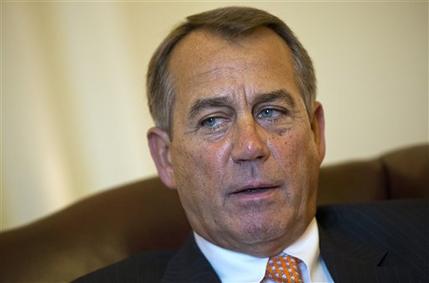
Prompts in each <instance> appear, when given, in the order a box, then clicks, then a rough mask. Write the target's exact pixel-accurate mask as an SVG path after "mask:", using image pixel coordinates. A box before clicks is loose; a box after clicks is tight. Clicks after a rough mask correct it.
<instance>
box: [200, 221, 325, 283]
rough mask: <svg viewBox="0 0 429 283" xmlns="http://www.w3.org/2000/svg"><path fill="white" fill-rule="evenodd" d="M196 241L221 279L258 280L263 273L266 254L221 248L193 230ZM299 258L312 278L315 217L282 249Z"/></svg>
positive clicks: (316, 247)
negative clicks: (251, 254)
mask: <svg viewBox="0 0 429 283" xmlns="http://www.w3.org/2000/svg"><path fill="white" fill-rule="evenodd" d="M194 236H195V241H196V243H197V245H198V247H199V248H200V249H201V251H202V253H203V254H204V256H205V257H206V258H207V260H208V261H209V262H210V264H211V265H212V267H213V269H214V270H215V271H216V273H217V275H218V276H219V278H220V279H221V281H222V282H237V283H239V282H243V283H244V282H246V283H247V282H260V281H261V280H262V279H263V278H264V276H265V268H266V265H267V262H268V258H267V257H266V258H259V257H254V256H250V255H246V254H242V253H238V252H234V251H231V250H227V249H224V248H221V247H219V246H217V245H214V244H213V243H211V242H209V241H207V240H206V239H204V238H203V237H201V236H199V235H198V234H197V233H195V232H194ZM283 252H284V253H287V254H289V255H291V256H294V257H296V258H299V259H300V260H301V261H302V262H303V263H304V264H305V266H306V268H305V270H306V272H307V273H308V274H305V275H304V274H303V276H304V277H307V278H311V275H310V274H311V273H312V270H313V266H315V265H316V263H317V261H318V258H319V232H318V228H317V222H316V218H313V219H312V221H311V222H310V224H309V225H308V227H307V228H306V230H305V232H304V233H303V234H302V235H301V237H299V238H298V240H296V241H295V242H294V243H293V244H291V245H290V246H288V247H287V248H286V249H284V251H283Z"/></svg>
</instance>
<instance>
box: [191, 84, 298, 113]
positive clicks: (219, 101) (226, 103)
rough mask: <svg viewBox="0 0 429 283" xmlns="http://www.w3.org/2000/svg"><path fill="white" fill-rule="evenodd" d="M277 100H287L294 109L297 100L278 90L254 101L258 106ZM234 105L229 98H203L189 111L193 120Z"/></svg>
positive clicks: (264, 94) (285, 91)
mask: <svg viewBox="0 0 429 283" xmlns="http://www.w3.org/2000/svg"><path fill="white" fill-rule="evenodd" d="M275 100H285V101H286V103H288V104H289V105H290V106H291V107H292V108H294V107H295V100H294V99H293V97H292V95H291V94H290V93H289V92H288V91H287V90H285V89H278V90H274V91H270V92H267V93H261V94H259V95H258V96H257V97H256V98H255V100H254V101H253V103H252V104H253V105H258V104H261V103H267V102H272V101H275ZM232 104H233V101H232V99H231V98H230V97H229V96H221V97H213V98H203V99H198V100H197V101H195V103H193V104H192V106H191V110H190V111H189V115H188V116H189V118H190V119H193V118H195V116H197V115H198V113H200V112H201V111H203V110H205V109H209V108H213V107H228V108H231V105H232Z"/></svg>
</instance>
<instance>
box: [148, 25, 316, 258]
mask: <svg viewBox="0 0 429 283" xmlns="http://www.w3.org/2000/svg"><path fill="white" fill-rule="evenodd" d="M169 70H170V73H171V75H172V78H173V87H174V89H175V92H176V97H175V105H174V109H173V115H172V117H173V119H172V132H171V137H170V138H169V137H167V136H166V134H161V135H160V134H159V133H160V130H159V129H158V130H155V129H152V130H151V131H152V132H150V133H149V140H150V143H152V144H155V143H156V144H157V146H153V145H151V147H152V153H153V155H154V159H155V161H156V163H157V166H158V170H159V173H160V176H161V178H162V180H163V181H164V182H165V183H166V184H167V185H168V186H170V187H172V188H177V190H178V193H179V197H180V200H181V202H182V205H183V207H184V209H185V211H186V214H187V217H188V219H189V222H190V224H191V226H192V228H193V229H194V231H196V232H197V233H198V234H199V235H201V236H203V237H204V238H206V239H207V240H209V241H211V242H213V243H215V244H217V245H220V246H222V247H224V248H228V249H232V250H236V251H240V252H243V253H247V254H252V255H256V256H269V255H273V254H276V253H278V252H279V251H281V250H282V249H284V248H285V246H287V245H289V244H291V243H292V242H293V241H295V240H296V239H297V238H298V237H299V236H300V235H301V234H302V233H303V232H304V230H305V228H306V227H307V225H308V224H309V222H310V220H311V219H312V218H313V216H314V214H315V206H316V188H317V183H318V171H319V167H320V163H321V161H322V159H323V156H324V136H323V127H324V125H323V110H322V108H321V106H320V104H318V103H315V104H314V106H313V108H312V109H311V111H310V112H311V113H312V118H311V119H310V118H309V117H308V115H307V112H306V108H305V105H304V103H303V99H302V98H301V96H300V92H299V89H298V87H297V85H296V83H295V79H294V70H293V65H292V57H291V52H290V50H289V48H288V47H287V45H286V44H285V43H284V41H282V39H281V38H280V37H279V36H278V35H276V34H275V33H274V32H272V31H270V30H268V29H259V30H257V31H256V32H254V33H252V34H251V35H249V36H247V37H245V38H243V39H239V40H236V41H234V42H231V41H227V40H225V39H223V38H221V37H219V36H218V35H215V34H212V33H210V32H207V31H204V30H199V31H194V32H192V33H191V34H190V35H188V36H187V37H185V38H184V39H183V40H182V41H181V42H180V43H179V44H178V46H176V48H175V50H174V51H173V54H172V57H171V61H170V64H169ZM156 133H158V135H157V134H156ZM155 136H158V138H156V137H155ZM159 137H162V138H159ZM151 140H152V141H151ZM155 140H156V142H155ZM155 148H156V149H155ZM160 148H161V150H159V149H160ZM155 151H156V152H158V153H155V154H154V152H155ZM157 158H158V160H159V159H161V160H163V161H161V162H159V161H158V162H157Z"/></svg>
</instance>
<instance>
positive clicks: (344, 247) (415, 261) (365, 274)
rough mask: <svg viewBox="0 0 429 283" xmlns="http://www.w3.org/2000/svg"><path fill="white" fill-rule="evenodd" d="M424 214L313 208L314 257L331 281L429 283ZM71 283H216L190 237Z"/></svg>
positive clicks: (423, 207) (402, 205)
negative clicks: (316, 240) (322, 263)
mask: <svg viewBox="0 0 429 283" xmlns="http://www.w3.org/2000/svg"><path fill="white" fill-rule="evenodd" d="M428 212H429V201H428V200H420V201H388V202H381V203H374V204H361V205H337V206H327V207H321V208H319V209H318V212H317V216H316V217H317V222H318V225H319V233H320V235H319V236H320V251H321V255H322V258H323V259H324V261H325V263H326V265H327V267H328V270H329V272H330V274H331V276H332V278H333V279H334V281H335V282H347V283H348V282H388V283H392V282H429V245H428V242H429V240H428V236H429V233H428V231H429V228H428V227H429V225H428V224H429V221H428V217H429V213H428ZM77 281H78V282H162V283H168V282H171V283H172V282H176V283H185V282H186V283H191V282H204V283H211V282H220V280H219V278H218V277H217V275H216V273H215V272H214V270H213V269H212V267H211V265H210V264H209V262H208V261H207V260H206V258H205V257H204V256H203V254H202V253H201V251H200V250H199V248H198V247H197V245H196V243H195V241H194V239H193V237H191V238H190V239H189V240H188V241H187V242H186V243H185V245H184V246H183V247H182V248H181V249H180V250H179V251H178V252H176V253H172V252H144V253H142V254H139V255H136V256H133V257H130V258H128V259H126V260H124V261H122V262H119V263H116V264H114V265H112V266H109V267H107V268H104V269H101V270H99V271H96V272H95V273H91V274H89V275H87V276H84V277H82V278H80V279H78V280H77ZM249 283H250V282H249Z"/></svg>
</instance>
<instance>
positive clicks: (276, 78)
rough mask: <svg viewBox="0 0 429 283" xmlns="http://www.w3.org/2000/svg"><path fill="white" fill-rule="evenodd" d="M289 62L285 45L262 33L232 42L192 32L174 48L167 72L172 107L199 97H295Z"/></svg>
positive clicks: (257, 31)
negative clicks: (287, 94) (173, 97)
mask: <svg viewBox="0 0 429 283" xmlns="http://www.w3.org/2000/svg"><path fill="white" fill-rule="evenodd" d="M292 62H293V61H292V56H291V51H290V49H289V47H288V46H287V44H286V43H285V42H284V40H283V39H282V38H280V37H279V36H278V35H277V34H276V33H275V32H273V31H271V30H270V29H268V28H260V29H257V30H255V31H254V32H253V33H251V34H249V35H246V36H244V37H241V38H237V39H233V40H228V39H225V38H224V37H222V36H220V35H218V34H214V33H212V32H209V31H207V30H197V31H194V32H192V33H190V34H189V35H187V36H186V37H185V38H184V39H183V40H182V41H180V42H179V43H178V45H177V46H176V47H175V49H174V50H173V52H172V55H171V59H170V62H169V71H170V75H171V77H172V80H173V87H174V90H175V93H176V103H191V102H192V100H195V99H199V98H200V97H202V96H216V95H230V94H237V93H245V94H246V95H247V94H252V93H258V92H260V93H267V92H270V91H273V90H276V89H286V90H287V91H288V92H290V93H299V92H298V89H297V86H296V83H295V75H294V69H293V63H292Z"/></svg>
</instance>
